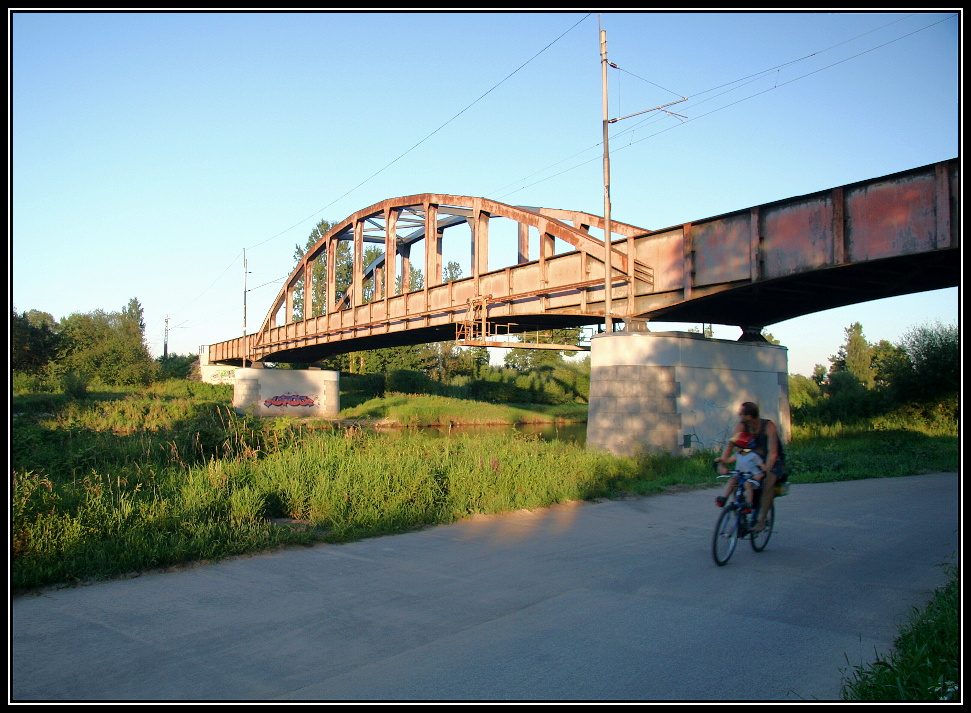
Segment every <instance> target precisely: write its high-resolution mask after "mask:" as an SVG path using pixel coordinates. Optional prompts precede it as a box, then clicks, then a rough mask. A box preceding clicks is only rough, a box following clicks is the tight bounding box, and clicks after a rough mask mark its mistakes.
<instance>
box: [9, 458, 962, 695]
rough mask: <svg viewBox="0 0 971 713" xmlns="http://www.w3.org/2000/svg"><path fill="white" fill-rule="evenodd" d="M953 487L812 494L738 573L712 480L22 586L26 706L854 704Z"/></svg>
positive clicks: (950, 528) (921, 482) (954, 496)
mask: <svg viewBox="0 0 971 713" xmlns="http://www.w3.org/2000/svg"><path fill="white" fill-rule="evenodd" d="M958 487H959V484H958V475H957V474H956V473H938V474H930V475H921V476H913V477H902V478H886V479H874V480H865V481H852V482H845V483H826V484H812V485H810V484H802V485H800V484H798V483H797V484H794V485H793V486H792V492H791V494H790V495H789V496H787V497H785V498H781V499H779V500H777V527H776V531H775V532H774V534H773V535H772V538H771V540H770V542H769V544H768V547H767V548H766V550H765V551H764V552H761V553H755V552H753V551H752V549H751V548H750V547H749V545H748V544H747V543H744V542H741V543H739V547H738V549H737V550H736V552H735V555H734V556H733V558H732V560H731V561H730V562H729V563H728V564H727V565H726V566H724V567H718V566H716V565H715V564H714V562H713V560H712V557H711V553H710V549H711V548H710V543H711V537H712V532H713V529H714V525H715V519H716V517H717V514H718V509H717V508H716V507H715V506H714V502H713V500H714V495H715V494H717V493H718V492H719V491H717V490H713V489H705V490H692V491H688V492H680V493H672V494H665V495H659V496H654V497H647V498H639V499H630V500H619V501H610V502H598V503H579V504H569V505H562V506H557V507H553V508H549V509H545V510H541V511H535V512H518V513H512V514H508V515H503V516H497V517H477V518H474V519H472V520H469V521H466V522H462V523H459V524H454V525H448V526H440V527H434V528H429V529H426V530H423V531H420V532H413V533H408V534H404V535H396V536H392V537H382V538H375V539H371V540H366V541H362V542H356V543H352V544H347V545H319V546H315V547H312V548H298V549H288V550H283V551H278V552H274V553H267V554H262V555H257V556H253V557H245V558H238V559H233V560H229V561H223V562H220V563H216V564H211V565H205V566H201V567H197V568H194V569H188V570H184V571H179V572H173V573H156V574H148V575H143V576H141V577H137V578H134V579H127V580H118V581H111V582H103V583H97V584H93V585H90V586H84V587H77V588H69V589H60V590H48V591H44V592H43V593H41V594H39V595H37V594H35V595H29V596H20V597H17V598H15V599H14V600H13V602H12V609H11V622H12V638H11V645H12V648H11V653H12V667H11V675H12V681H11V689H10V690H11V699H12V700H13V701H29V700H171V701H175V700H183V701H184V700H201V701H207V700H208V701H220V700H271V699H289V700H362V701H363V700H370V701H373V700H387V701H404V700H479V701H482V700H574V701H584V700H799V699H824V700H827V699H836V698H838V696H839V691H840V684H841V670H847V669H849V667H850V666H851V665H852V664H859V663H862V662H869V661H872V660H873V658H874V656H875V652H876V651H880V652H885V651H887V650H888V649H889V647H890V645H891V644H892V641H893V639H894V637H895V636H896V634H897V632H898V627H899V625H900V624H901V623H903V622H905V621H906V620H907V619H908V616H909V614H910V612H911V610H912V607H913V606H919V605H921V604H922V603H923V602H925V601H926V600H927V599H928V598H929V596H930V594H931V592H932V590H933V589H934V588H935V587H937V586H939V585H941V584H942V583H943V582H944V581H945V580H946V575H945V572H944V568H943V567H942V566H940V565H941V563H942V562H945V561H947V560H948V559H952V558H953V556H954V555H955V554H956V552H957V549H958V538H959V532H958V530H959V519H958V518H959V495H958Z"/></svg>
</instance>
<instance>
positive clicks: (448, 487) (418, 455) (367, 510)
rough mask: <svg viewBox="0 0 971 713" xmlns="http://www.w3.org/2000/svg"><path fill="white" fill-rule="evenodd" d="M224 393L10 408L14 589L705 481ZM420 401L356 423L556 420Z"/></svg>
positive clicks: (835, 467)
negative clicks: (305, 417)
mask: <svg viewBox="0 0 971 713" xmlns="http://www.w3.org/2000/svg"><path fill="white" fill-rule="evenodd" d="M230 393H231V391H228V390H227V389H226V387H210V386H207V385H204V384H192V382H175V383H170V384H167V385H159V386H155V387H152V388H150V389H146V390H144V391H140V392H137V393H128V394H124V393H111V394H104V395H103V397H100V398H93V397H91V396H89V397H88V398H87V399H84V400H72V399H70V398H68V397H64V398H63V399H62V400H58V401H53V402H52V401H48V402H47V403H45V404H44V405H43V410H42V409H41V407H40V406H39V405H38V404H36V403H34V404H29V403H28V404H24V403H15V407H14V410H15V412H18V413H22V414H24V415H21V416H20V417H18V418H16V419H14V421H13V424H12V427H11V452H12V456H13V466H14V472H13V483H12V485H13V488H12V495H13V501H12V515H13V522H12V525H13V527H12V533H13V555H14V560H13V583H14V586H15V587H17V588H26V587H37V586H43V585H49V584H59V583H65V582H75V581H80V580H84V579H90V578H100V577H110V576H114V575H119V574H124V573H127V572H132V571H141V570H145V569H150V568H154V567H166V566H172V565H179V564H182V563H185V562H188V561H192V560H212V559H218V558H220V557H226V556H230V555H234V554H241V553H244V552H254V551H259V550H264V549H267V548H272V547H277V546H282V545H293V544H310V543H313V542H320V541H331V542H340V541H346V540H349V539H355V538H360V537H366V536H370V535H377V534H388V533H393V532H401V531H405V530H408V529H411V528H415V527H422V526H425V525H428V524H434V523H447V522H453V521H455V520H457V519H460V518H463V517H467V516H469V515H470V514H473V513H495V512H503V511H509V510H516V509H519V508H537V507H543V506H547V505H550V504H552V503H555V502H558V501H563V500H575V499H591V498H599V497H612V496H615V495H618V494H621V493H633V494H638V495H644V494H649V493H654V492H660V491H663V490H665V489H666V488H669V487H671V486H673V485H689V486H706V485H709V484H711V483H712V482H713V478H712V471H711V468H710V462H711V458H712V457H713V454H711V453H699V454H696V455H695V456H693V457H691V458H682V457H673V456H666V455H649V456H644V457H641V458H636V459H632V458H615V457H613V456H610V455H607V454H604V453H598V452H593V451H587V450H585V449H584V448H582V447H580V446H576V445H574V444H568V443H562V442H553V443H547V442H542V441H539V440H534V439H531V438H528V437H523V436H515V437H513V436H509V435H504V434H491V435H484V436H483V435H476V436H474V437H470V436H454V435H453V436H450V437H449V438H445V439H443V438H432V437H428V436H425V435H423V434H422V433H420V432H416V431H414V430H402V431H396V432H392V433H388V434H375V433H372V432H369V431H367V430H361V429H357V428H351V429H345V430H335V428H334V427H333V426H332V425H331V424H329V423H327V422H315V421H293V420H289V419H256V418H252V417H247V416H239V415H237V414H236V413H234V412H233V411H232V409H230V408H229V406H228V403H227V402H228V399H229V395H230ZM56 396H58V397H60V396H62V395H60V394H58V395H56ZM428 399H438V400H422V399H420V398H408V399H405V398H403V397H401V398H399V397H396V396H394V395H392V396H391V397H389V398H388V399H386V400H385V401H384V402H374V403H369V404H364V405H362V408H361V411H360V412H355V413H358V414H359V415H360V416H362V417H364V416H366V417H370V418H379V417H392V418H395V419H398V420H400V421H402V422H405V423H423V422H428V423H442V422H443V420H444V419H446V418H452V417H454V418H455V419H456V422H459V423H464V422H469V419H477V418H481V419H483V420H482V421H474V420H473V421H472V422H480V423H481V422H490V423H494V422H497V421H498V422H507V423H515V422H524V421H526V420H529V419H533V418H550V419H553V420H555V419H556V418H562V417H563V416H561V415H558V414H557V413H556V412H553V413H551V412H550V411H549V410H545V411H544V409H554V408H561V407H544V409H536V410H534V409H532V407H528V408H527V407H523V408H519V407H510V406H495V405H489V404H476V403H473V402H468V401H461V400H458V399H446V398H445V397H428ZM382 409H383V410H382ZM537 414H538V415H537ZM342 415H344V416H347V415H348V414H347V413H343V414H342ZM788 456H789V463H790V469H791V471H792V475H791V479H792V481H793V482H795V483H799V482H812V481H816V480H833V479H837V480H838V479H849V478H862V477H875V476H887V475H900V474H906V473H915V472H925V471H928V470H953V469H956V468H957V463H958V440H957V437H956V436H955V435H948V436H944V435H931V434H927V433H920V432H914V431H903V430H901V431H888V430H874V429H861V428H859V427H854V428H849V427H846V428H838V429H837V428H835V427H830V430H828V431H827V432H825V433H822V432H820V431H819V429H816V430H815V431H808V430H807V431H800V430H799V429H796V436H795V438H794V439H793V441H792V443H791V444H790V445H789V449H788ZM283 520H285V521H286V523H287V524H284V525H281V524H280V522H281V521H283ZM296 524H299V525H300V526H299V527H298V526H296Z"/></svg>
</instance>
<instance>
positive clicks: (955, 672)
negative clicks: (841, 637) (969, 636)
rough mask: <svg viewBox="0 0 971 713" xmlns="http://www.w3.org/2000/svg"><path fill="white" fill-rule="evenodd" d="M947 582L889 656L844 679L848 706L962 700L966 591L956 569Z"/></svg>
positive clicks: (916, 615)
mask: <svg viewBox="0 0 971 713" xmlns="http://www.w3.org/2000/svg"><path fill="white" fill-rule="evenodd" d="M948 576H949V579H948V581H947V583H946V584H945V585H944V586H942V587H940V588H939V589H938V590H937V591H936V592H935V593H934V596H933V598H932V599H931V600H930V601H929V602H928V603H927V604H926V605H925V606H924V607H922V608H920V609H915V610H914V611H913V612H912V614H911V619H910V622H909V623H908V624H907V625H906V626H905V627H904V628H903V629H902V630H901V632H900V634H899V636H898V637H897V639H896V640H895V641H894V646H893V650H892V651H891V652H890V653H889V654H887V655H886V656H878V657H877V659H876V660H875V661H874V662H873V663H872V664H866V665H862V664H861V665H857V666H854V667H853V668H852V669H851V670H850V671H849V672H848V673H847V674H846V675H844V683H843V688H842V698H843V700H850V701H852V700H858V701H955V702H956V701H959V700H960V695H959V693H960V690H959V688H958V686H959V683H958V682H959V681H960V680H961V679H960V669H959V663H958V652H959V651H960V641H961V599H960V596H961V592H960V589H961V585H960V581H959V576H960V575H959V572H958V569H957V566H956V565H954V564H951V565H948Z"/></svg>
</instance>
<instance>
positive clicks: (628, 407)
mask: <svg viewBox="0 0 971 713" xmlns="http://www.w3.org/2000/svg"><path fill="white" fill-rule="evenodd" d="M590 367H591V370H590V410H589V416H588V420H587V447H588V448H597V449H602V450H606V451H609V452H611V453H613V454H615V455H618V456H634V455H637V454H638V453H641V452H645V451H666V452H669V453H672V454H678V455H681V454H683V455H688V454H690V453H692V452H693V451H694V450H695V449H706V448H715V449H720V448H723V447H724V446H725V443H726V442H727V441H728V438H729V437H730V436H731V435H732V431H733V428H734V426H735V425H736V424H737V423H738V421H739V418H738V407H739V404H741V403H742V402H743V401H753V402H755V403H757V404H758V405H759V409H760V415H761V417H762V418H768V419H771V420H772V421H774V422H775V423H776V424H777V425H778V426H779V431H780V435H781V437H782V439H783V441H788V440H789V437H790V434H791V422H790V417H789V372H788V356H787V350H786V348H785V347H781V346H776V345H773V344H769V343H768V342H765V341H737V342H733V341H730V340H724V339H708V338H705V337H704V336H703V335H701V334H695V333H691V332H616V333H613V334H602V335H598V336H595V337H593V339H592V340H591V343H590Z"/></svg>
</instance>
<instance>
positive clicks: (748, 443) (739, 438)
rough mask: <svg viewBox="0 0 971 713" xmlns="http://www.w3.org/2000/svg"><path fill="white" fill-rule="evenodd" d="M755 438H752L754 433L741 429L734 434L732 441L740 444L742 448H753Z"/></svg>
mask: <svg viewBox="0 0 971 713" xmlns="http://www.w3.org/2000/svg"><path fill="white" fill-rule="evenodd" d="M754 441H755V439H754V438H752V434H751V433H749V432H747V431H739V432H738V433H736V434H735V435H734V436H732V438H731V441H730V443H732V444H734V445H736V446H738V447H739V448H741V449H743V450H744V449H746V448H751V447H752V445H753V443H754Z"/></svg>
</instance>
